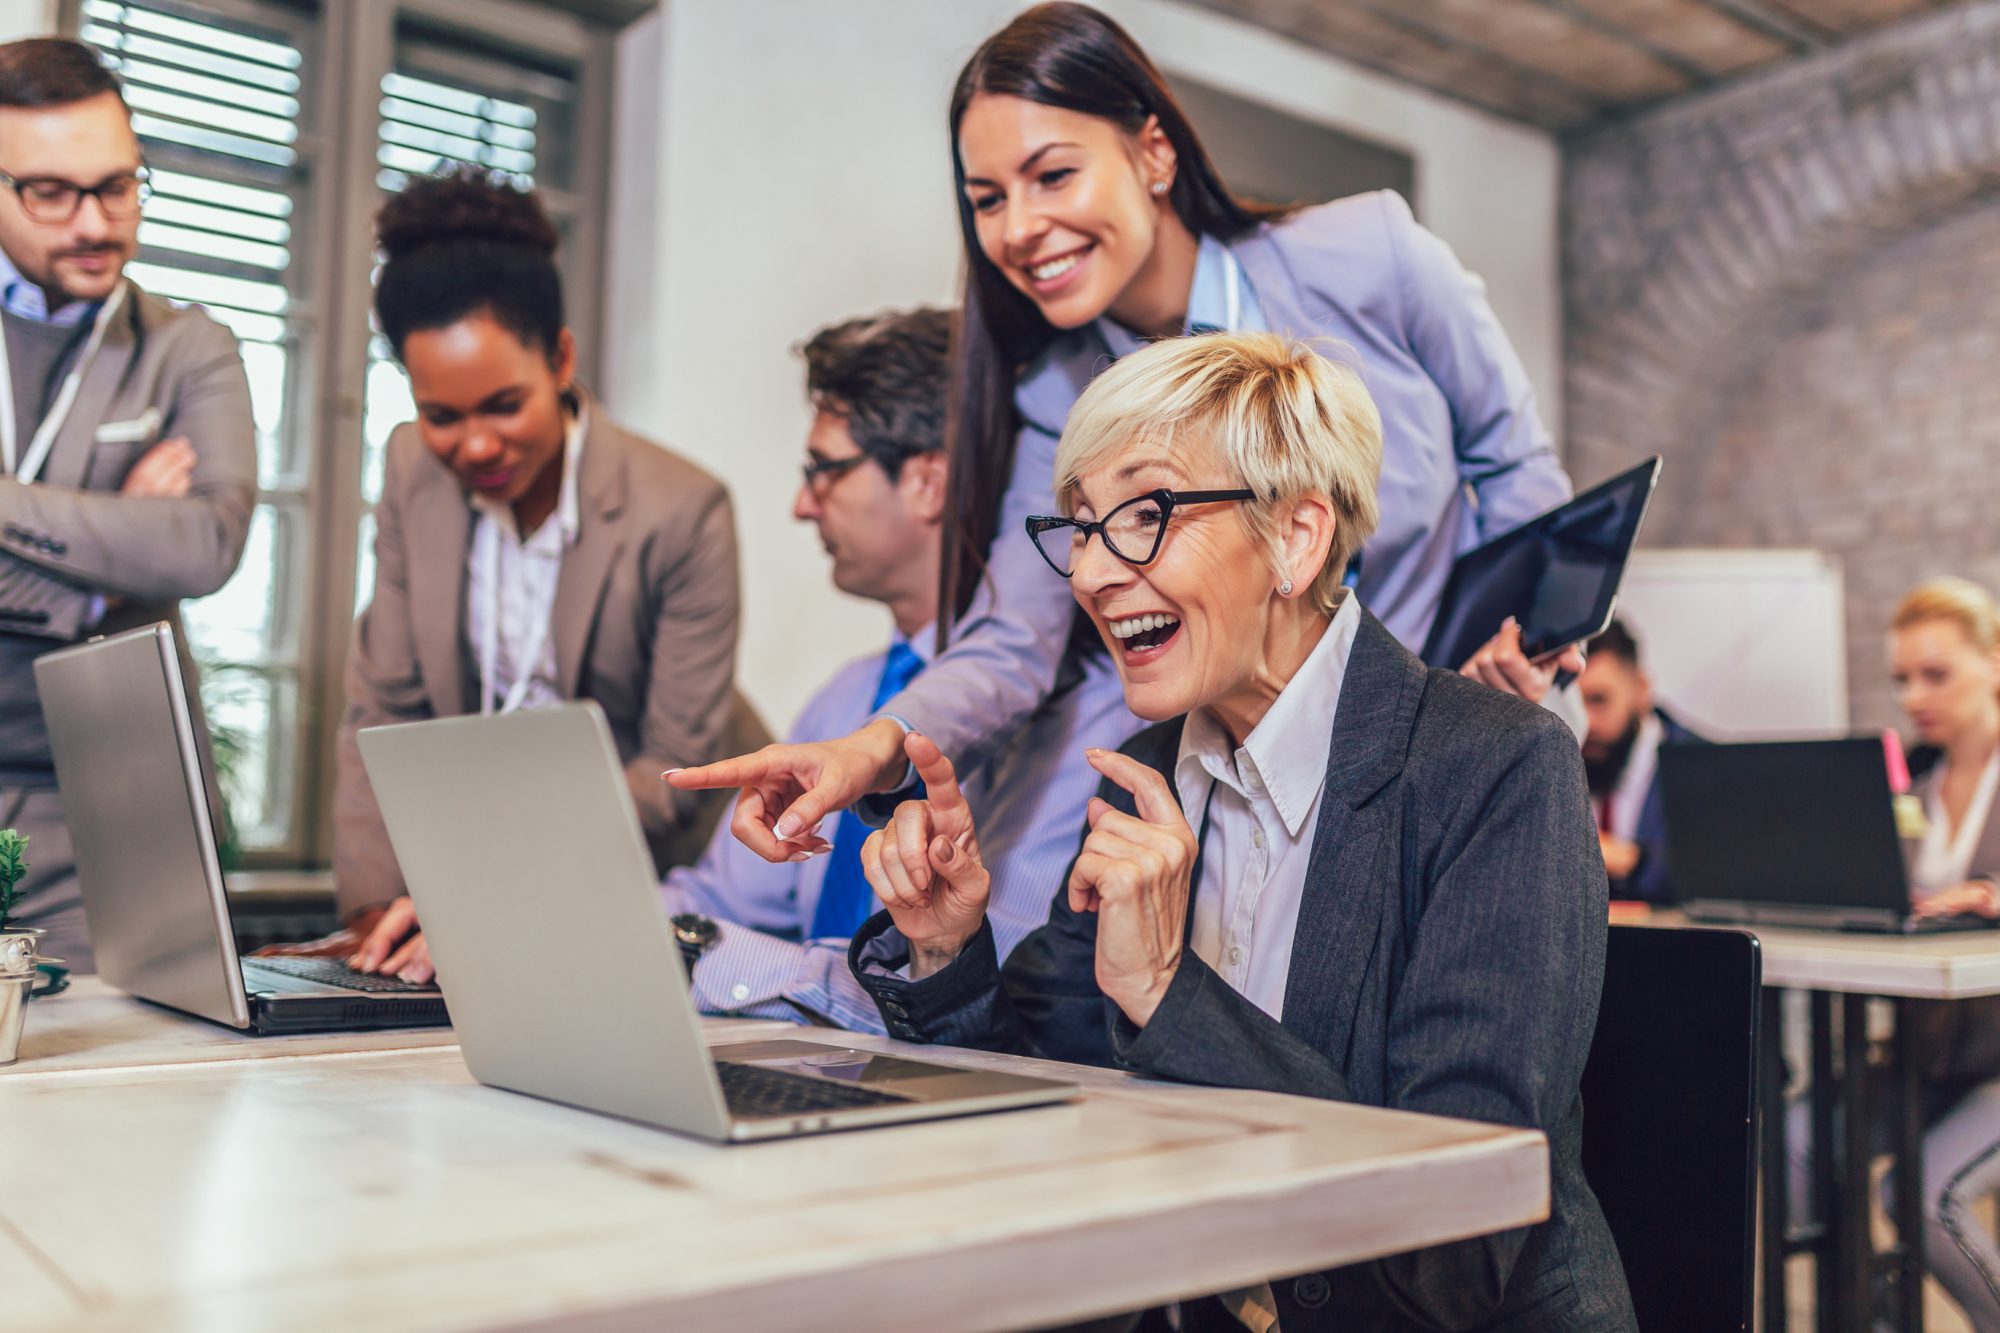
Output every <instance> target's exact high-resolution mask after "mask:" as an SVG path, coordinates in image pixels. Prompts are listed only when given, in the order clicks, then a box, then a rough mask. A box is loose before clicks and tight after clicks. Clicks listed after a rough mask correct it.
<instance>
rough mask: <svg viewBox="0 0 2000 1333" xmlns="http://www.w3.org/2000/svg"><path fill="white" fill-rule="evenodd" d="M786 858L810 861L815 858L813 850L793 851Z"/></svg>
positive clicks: (788, 859)
mask: <svg viewBox="0 0 2000 1333" xmlns="http://www.w3.org/2000/svg"><path fill="white" fill-rule="evenodd" d="M785 859H786V860H787V861H810V860H812V859H813V854H812V853H811V852H793V853H792V854H791V855H790V856H788V857H786V858H785Z"/></svg>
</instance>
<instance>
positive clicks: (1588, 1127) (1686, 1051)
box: [1583, 926, 1775, 1333]
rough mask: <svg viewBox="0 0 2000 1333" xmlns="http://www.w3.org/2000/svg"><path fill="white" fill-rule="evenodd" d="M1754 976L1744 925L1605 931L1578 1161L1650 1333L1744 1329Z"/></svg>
mask: <svg viewBox="0 0 2000 1333" xmlns="http://www.w3.org/2000/svg"><path fill="white" fill-rule="evenodd" d="M1762 972H1763V967H1762V959H1761V956H1760V954H1759V951H1758V945H1757V938H1756V936H1754V935H1751V934H1748V933H1746V932H1744V931H1740V930H1660V929H1654V928H1650V927H1646V926H1613V927H1611V943H1610V950H1609V952H1608V953H1607V955H1606V957H1605V964H1604V1001H1603V1004H1602V1005H1601V1006H1600V1007H1599V1009H1598V1013H1597V1036H1596V1037H1595V1039H1594V1040H1593V1041H1592V1042H1591V1047H1590V1062H1589V1064H1588V1065H1587V1066H1586V1067H1585V1069H1584V1072H1583V1169H1584V1174H1585V1175H1586V1176H1588V1177H1589V1179H1590V1187H1591V1188H1592V1189H1593V1190H1595V1191H1596V1193H1597V1198H1598V1202H1599V1203H1601V1204H1602V1205H1603V1207H1604V1215H1605V1217H1606V1218H1607V1219H1608V1220H1609V1221H1610V1223H1611V1234H1612V1236H1613V1237H1614V1238H1616V1240H1617V1242H1618V1253H1619V1256H1620V1258H1622V1259H1623V1260H1624V1263H1625V1278H1626V1281H1627V1282H1629V1283H1630V1284H1631V1287H1632V1303H1633V1306H1634V1308H1635V1309H1636V1310H1637V1312H1638V1315H1639V1327H1640V1328H1642V1329H1645V1330H1648V1331H1649V1333H1651V1331H1652V1330H1663V1331H1668V1330H1676V1329H1731V1328H1740V1329H1748V1328H1749V1327H1750V1320H1751V1304H1752V1291H1753V1278H1752V1272H1753V1260H1754V1255H1755V1251H1756V1230H1755V1227H1756V1192H1757V1086H1758V1064H1757V1056H1758V1046H1757V1043H1758V1029H1759V1026H1760V1024H1759V1011H1760V1003H1759V999H1760V997H1759V987H1760V985H1761V983H1762ZM1773 1039H1774V1040H1775V1035H1774V1037H1773Z"/></svg>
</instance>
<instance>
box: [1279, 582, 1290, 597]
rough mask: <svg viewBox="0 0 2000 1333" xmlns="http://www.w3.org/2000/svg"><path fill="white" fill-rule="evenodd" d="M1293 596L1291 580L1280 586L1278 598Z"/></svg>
mask: <svg viewBox="0 0 2000 1333" xmlns="http://www.w3.org/2000/svg"><path fill="white" fill-rule="evenodd" d="M1291 595H1292V581H1291V580H1290V579H1286V580H1285V581H1284V582H1283V583H1280V584H1279V585H1278V596H1280V597H1290V596H1291Z"/></svg>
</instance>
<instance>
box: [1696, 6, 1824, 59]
mask: <svg viewBox="0 0 2000 1333" xmlns="http://www.w3.org/2000/svg"><path fill="white" fill-rule="evenodd" d="M1701 3H1702V4H1705V5H1707V6H1708V7H1709V8H1710V9H1713V10H1715V11H1716V12H1717V13H1720V14H1727V15H1728V16H1729V17H1730V18H1733V19H1735V20H1737V21H1738V22H1740V23H1742V24H1744V25H1746V26H1748V27H1752V28H1755V29H1757V30H1758V31H1759V32H1762V33H1764V34H1766V35H1768V36H1771V37H1775V38H1777V39H1778V40H1779V41H1781V42H1784V43H1785V44H1786V45H1788V46H1790V47H1791V48H1792V50H1793V51H1795V52H1797V53H1798V54H1800V55H1804V54H1806V53H1807V52H1810V51H1818V50H1821V49H1822V48H1824V47H1826V46H1829V45H1831V44H1832V43H1833V42H1835V41H1837V40H1839V38H1840V34H1839V33H1837V32H1835V31H1833V30H1832V29H1831V28H1828V27H1825V26H1823V25H1821V24H1818V23H1810V22H1808V21H1806V20H1805V19H1802V18H1800V17H1799V16H1798V15H1796V14H1793V13H1791V12H1790V11H1789V10H1783V9H1778V8H1776V7H1774V6H1771V5H1767V4H1765V3H1764V0H1701Z"/></svg>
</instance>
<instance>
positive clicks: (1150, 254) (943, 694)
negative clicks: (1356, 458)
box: [674, 3, 1581, 859]
mask: <svg viewBox="0 0 2000 1333" xmlns="http://www.w3.org/2000/svg"><path fill="white" fill-rule="evenodd" d="M950 125H951V136H952V165H953V174H954V179H955V181H956V183H957V186H958V210H959V223H960V227H961V230H962V232H963V234H964V240H965V249H966V277H965V294H964V311H963V316H964V317H963V321H962V330H961V335H960V338H959V341H958V345H957V347H956V349H955V352H954V368H955V375H956V383H955V386H954V389H953V409H952V421H951V435H952V449H953V458H952V482H951V486H952V498H953V524H952V530H951V533H950V535H949V537H948V539H947V545H946V554H945V560H944V568H943V581H944V586H943V592H944V596H943V598H942V599H941V610H943V611H945V612H948V613H950V615H951V616H952V617H955V623H954V624H953V628H952V631H951V642H950V644H949V646H948V647H947V648H946V649H945V651H944V652H942V653H941V654H940V655H939V657H938V659H937V660H936V662H935V663H933V665H932V666H931V668H930V670H929V671H927V672H926V673H925V675H924V676H923V677H922V678H921V679H920V680H918V681H917V682H915V683H914V684H913V685H912V686H911V687H910V688H909V689H908V690H906V691H905V692H904V693H903V694H901V695H899V696H897V697H896V698H895V699H893V700H891V701H890V702H889V703H888V705H887V706H886V707H885V708H884V709H883V710H882V712H881V714H880V715H879V716H878V717H877V718H875V719H874V720H873V721H871V722H870V723H869V724H868V725H867V726H865V727H863V728H862V729H861V730H859V731H857V732H855V733H854V734H853V735H851V736H849V737H847V738H845V739H843V740H839V741H833V742H828V743H826V744H823V745H813V746H773V747H768V748H766V749H765V750H763V751H761V752H759V753H758V754H756V755H751V756H747V757H746V758H744V759H740V760H732V761H726V762H724V763H722V764H715V765H710V766H708V767H707V768H704V769H698V770H688V771H686V772H683V773H680V774H676V775H675V777H674V782H675V783H676V784H677V785H679V786H683V787H690V788H692V787H699V786H711V785H712V786H737V787H742V788H744V790H745V794H744V799H743V800H742V801H740V802H739V803H738V806H737V813H736V817H735V821H734V828H735V831H736V832H737V834H738V836H740V837H742V838H743V839H744V841H745V842H747V843H749V844H750V845H751V846H752V847H754V848H756V849H757V850H758V851H760V852H762V853H763V854H764V855H766V856H769V857H771V858H773V859H780V858H783V857H787V856H793V855H798V854H801V853H803V852H809V851H811V850H813V848H814V845H815V843H814V840H813V838H812V835H811V832H810V830H811V829H812V828H813V827H814V826H815V825H816V824H817V823H818V821H819V820H820V819H821V818H823V817H824V816H825V815H827V814H829V813H831V812H832V811H835V810H838V809H840V808H842V807H844V806H846V805H849V804H851V803H853V802H854V801H856V800H858V799H860V798H862V797H863V796H865V795H867V794H869V793H874V792H881V791H884V790H887V789H889V788H891V787H894V786H897V785H899V784H901V783H903V782H904V781H905V778H906V774H907V769H906V766H905V763H904V759H903V750H902V740H903V736H904V734H905V732H906V731H907V730H916V731H921V732H923V733H925V734H926V735H928V736H930V737H931V739H933V740H934V741H936V742H937V743H938V745H939V746H940V748H941V749H942V750H943V751H944V752H945V753H946V754H947V755H949V756H950V757H951V758H952V759H953V761H954V762H961V763H963V762H978V760H979V758H980V756H982V755H984V754H985V753H987V751H988V747H990V746H992V745H995V744H997V743H1000V742H1003V741H1004V740H1005V739H1006V738H1007V737H1008V736H1009V735H1010V734H1011V733H1012V732H1013V730H1014V729H1015V727H1016V726H1017V725H1018V724H1019V722H1020V720H1021V719H1023V718H1024V717H1026V716H1027V715H1028V714H1029V713H1030V712H1031V711H1032V709H1033V708H1034V707H1035V705H1036V704H1037V703H1038V702H1039V701H1040V700H1041V699H1042V698H1043V697H1044V696H1045V695H1046V694H1048V692H1049V691H1051V690H1052V689H1054V688H1056V687H1057V684H1058V681H1059V678H1061V677H1062V675H1063V674H1064V667H1065V663H1066V661H1071V660H1073V658H1074V655H1075V654H1076V653H1078V652H1080V651H1088V645H1087V644H1086V643H1085V640H1084V636H1083V635H1080V634H1076V633H1073V630H1074V628H1075V627H1074V625H1073V619H1072V617H1073V609H1072V607H1071V605H1070V603H1069V602H1068V601H1067V600H1066V599H1064V598H1062V597H1060V596H1058V595H1057V594H1058V593H1060V592H1061V589H1060V588H1051V587H1050V586H1049V585H1048V582H1047V580H1046V579H1045V578H1043V577H1042V575H1043V574H1044V573H1045V570H1044V569H1043V566H1042V564H1041V559H1040V557H1039V556H1038V555H1037V554H1036V552H1035V549H1034V546H1033V544H1032V542H1031V541H1030V540H1029V538H1028V536H1027V534H1026V531H1025V529H1024V520H1025V518H1026V517H1027V516H1028V515H1030V514H1052V513H1055V512H1057V511H1056V508H1055V495H1054V492H1053V489H1052V482H1051V468H1052V465H1053V460H1054V456H1055V448H1056V441H1057V439H1058V437H1059V436H1060V435H1061V433H1062V429H1063V423H1064V421H1065V419H1066V418H1067V416H1068V414H1069V408H1070V405H1071V404H1072V403H1074V402H1075V401H1076V398H1077V395H1078V394H1080V393H1081V392H1082V390H1083V388H1084V386H1085V385H1086V384H1088V383H1089V381H1090V380H1091V378H1092V377H1093V376H1094V375H1095V374H1096V373H1097V372H1098V371H1099V370H1101V369H1102V368H1103V367H1105V366H1106V365H1109V364H1110V363H1111V362H1112V361H1114V360H1116V359H1117V358H1118V357H1120V356H1123V355H1124V354H1125V353H1127V352H1130V351H1132V350H1134V349H1135V348H1136V347H1138V346H1140V345H1141V344H1142V343H1145V342H1147V341H1151V340H1153V339H1157V338H1163V337H1173V336H1176V335H1179V334H1182V333H1188V332H1200V331H1205V330H1216V329H1227V330H1231V331H1236V332H1276V333H1282V334H1285V335H1288V336H1291V337H1295V338H1300V339H1308V340H1314V341H1323V342H1324V344H1325V345H1326V346H1327V347H1328V349H1329V350H1330V351H1335V352H1336V354H1337V355H1340V356H1341V357H1343V358H1344V359H1347V360H1350V361H1352V362H1353V363H1354V364H1355V365H1356V366H1357V368H1358V369H1360V370H1361V372H1362V373H1363V375H1364V376H1365V378H1366V380H1367V383H1368V387H1369V389H1370V391H1371V393H1372V394H1373V395H1374V397H1375V399H1376V401H1377V402H1378V403H1379V405H1380V407H1381V411H1382V417H1383V426H1384V433H1385V439H1386V454H1385V457H1384V460H1383V468H1382V483H1381V504H1382V524H1381V527H1380V529H1379V530H1378V531H1377V533H1376V535H1375V537H1374V538H1373V540H1371V541H1370V542H1369V543H1368V545H1367V546H1366V547H1365V548H1364V549H1363V550H1362V552H1361V554H1360V556H1359V557H1358V558H1357V560H1356V562H1355V564H1354V566H1353V567H1352V568H1351V569H1350V571H1349V576H1350V578H1351V579H1352V580H1353V581H1354V582H1355V585H1356V587H1357V589H1358V591H1359V593H1360V596H1361V598H1362V600H1363V601H1364V602H1365V603H1366V604H1367V605H1368V606H1369V607H1370V608H1371V609H1372V610H1373V611H1374V612H1375V613H1376V614H1377V615H1379V616H1380V617H1381V619H1382V621H1383V623H1384V624H1385V625H1387V627H1388V628H1389V629H1390V631H1391V632H1392V633H1394V634H1395V635H1396V637H1398V638H1399V639H1401V640H1402V641H1403V642H1404V643H1405V644H1407V645H1409V646H1411V647H1413V648H1415V647H1421V646H1422V643H1423V639H1424V636H1425V634H1426V633H1427V632H1428V630H1429V628H1430V623H1431V620H1432V618H1433V616H1434V615H1435V613H1436V610H1437V602H1438V598H1439V596H1440V595H1441V593H1442V591H1443V587H1444V582H1445V579H1446V576H1447V575H1448V574H1449V572H1450V568H1451V563H1452V560H1453V559H1454V558H1455V556H1456V555H1457V554H1458V553H1460V552H1461V551H1463V550H1464V549H1465V548H1466V547H1468V546H1470V545H1472V544H1475V543H1476V542H1478V541H1479V540H1481V539H1483V538H1484V537H1487V536H1490V535H1493V534H1495V533H1497V532H1499V531H1501V530H1504V529H1505V528H1508V527H1511V526H1513V525H1514V524H1516V523H1519V522H1521V521H1522V520H1524V519H1526V518H1529V517H1531V516H1533V515H1535V514H1537V513H1540V512H1541V511H1542V510H1544V509H1546V508H1548V507H1550V506H1551V505H1554V504H1557V503H1560V502H1561V501H1562V500H1564V499H1566V498H1567V497H1568V496H1569V494H1570V485H1569V480H1568V478H1567V477H1566V476H1565V475H1564V473H1563V470H1562V467H1561V465H1560V464H1559V463H1558V461H1557V459H1556V456H1555V452H1554V450H1553V448H1552V447H1551V444H1550V440H1549V435H1548V431H1547V430H1546V428H1545V427H1544V426H1543V425H1542V422H1541V420H1540V419H1539V417H1538V416H1537V414H1536V410H1535V405H1534V394H1533V391H1532V390H1531V389H1530V387H1529V385H1528V379H1527V374H1526V372H1525V370H1524V369H1523V368H1522V365H1521V362H1520V359H1519V357H1518V356H1516V355H1515V353H1514V350H1513V348H1512V347H1511V346H1510V345H1509V344H1508V342H1507V339H1506V336H1505V335H1504V334H1503V333H1502V332H1501V330H1500V326H1499V322H1498V320H1497V319H1496V318H1495V317H1494V315H1493V311H1492V309H1491V308H1490V307H1489V306H1488V305H1487V303H1486V299H1485V296H1484V294H1483V289H1482V287H1481V284H1480V283H1479V280H1478V279H1477V278H1475V277H1473V276H1472V275H1471V274H1469V273H1467V272H1466V271H1465V270H1464V269H1463V268H1462V267H1461V266H1460V265H1459V263H1458V261H1457V259H1456V258H1455V257H1454V256H1453V255H1452V253H1451V251H1450V249H1449V248H1448V247H1447V246H1446V245H1445V244H1444V243H1443V242H1442V241H1440V240H1439V239H1438V238H1437V237H1435V236H1433V235H1431V234H1430V233H1429V232H1427V231H1425V230H1424V229H1423V228H1422V227H1420V226H1418V225H1417V223H1416V221H1415V219H1414V218H1413V217H1412V216H1411V214H1410V210H1409V207H1408V205H1407V204H1405V203H1404V202H1403V200H1402V199H1401V198H1400V197H1398V196H1397V195H1395V194H1392V193H1388V192H1382V193H1377V194H1369V195H1360V196H1356V197H1353V198H1349V199H1343V200H1338V201H1335V202H1333V203H1330V204H1323V205H1319V206H1317V207H1310V208H1298V209H1289V210H1287V209H1270V208H1262V207H1258V206H1254V205H1250V204H1247V203H1244V202H1242V201H1240V200H1238V199H1236V198H1235V197H1234V196H1233V195H1232V194H1231V193H1230V192H1229V190H1228V188H1227V187H1226V186H1224V184H1223V183H1222V178H1221V176H1220V174H1219V173H1218V172H1217V170H1216V168H1215V165H1214V163H1213V162H1211V161H1210V160H1209V157H1208V155H1207V153H1206V152H1205V151H1204V150H1203V148H1202V146H1201V142H1200V140H1199V139H1197V138H1196V136H1195V133H1194V130H1193V129H1192V127H1190V125H1189V124H1188V122H1187V118H1186V117H1185V116H1184V115H1183V114H1182V112H1181V110H1180V108H1179V106H1178V104H1177V103H1176V102H1175V100H1174V97H1173V94H1172V92H1171V91H1170V90H1169V89H1168V87H1167V85H1166V82H1165V80H1164V79H1163V78H1162V77H1161V76H1160V73H1159V71H1158V70H1157V69H1155V68H1154V66H1153V65H1152V63H1151V62H1150V61H1149V60H1148V59H1147V57H1146V55H1145V53H1144V52H1143V51H1141V50H1140V48H1139V46H1138V45H1137V44H1136V43H1135V42H1134V41H1133V40H1132V38H1131V37H1130V36H1129V35H1128V34H1127V33H1126V32H1125V31H1124V30H1123V29H1122V28H1120V27H1119V26H1118V25H1117V24H1116V23H1114V22H1113V21H1112V20H1111V19H1109V18H1107V17H1106V16H1105V15H1103V14H1101V13H1099V12H1098V11H1096V10H1094V9H1091V8H1090V7H1088V6H1086V5H1080V4H1068V3H1057V4H1043V5H1038V6H1036V7H1035V8H1033V9H1030V10H1028V11H1026V12H1025V13H1023V14H1021V15H1020V16H1019V17H1018V18H1016V19H1015V20H1014V21H1013V22H1012V23H1009V24H1008V25H1007V26H1006V27H1005V28H1004V29H1002V30H1001V31H1000V32H999V33H997V34H995V35H994V36H993V37H992V38H990V39H988V41H987V42H986V43H985V44H984V45H982V46H981V47H980V48H979V50H978V51H977V52H975V53H974V55H973V57H972V59H971V60H970V61H969V62H968V63H967V65H966V66H965V68H964V70H963V71H962V72H961V73H960V75H959V78H958V83H957V86H956V87H955V89H954V90H953V93H952V99H951V119H950ZM1495 629H1496V630H1497V631H1499V633H1498V634H1497V636H1496V638H1495V639H1494V641H1493V642H1492V643H1490V644H1489V645H1488V646H1487V647H1486V648H1485V649H1483V650H1482V651H1481V652H1480V653H1479V654H1478V655H1477V656H1476V657H1475V658H1474V659H1473V660H1472V661H1471V662H1469V663H1467V664H1466V670H1467V671H1468V673H1469V674H1472V675H1475V676H1478V677H1479V678H1480V679H1483V680H1485V681H1487V682H1488V683H1489V684H1492V685H1495V686H1498V687H1499V688H1502V689H1507V690H1511V691H1512V692H1514V693H1518V694H1523V695H1526V696H1528V697H1531V698H1540V697H1541V696H1542V695H1543V694H1544V693H1545V692H1546V691H1547V690H1548V688H1549V686H1550V683H1551V681H1552V680H1553V678H1554V676H1555V674H1556V670H1557V666H1558V665H1560V666H1563V667H1566V668H1568V669H1571V670H1575V669H1579V668H1580V667H1581V658H1580V656H1579V655H1577V654H1575V653H1574V652H1572V653H1570V654H1567V655H1566V656H1565V657H1564V659H1562V661H1561V662H1560V663H1558V664H1550V665H1543V666H1536V665H1532V664H1530V663H1529V662H1528V661H1527V659H1526V658H1525V657H1524V656H1523V655H1522V653H1521V651H1520V638H1519V631H1518V630H1517V629H1515V628H1514V627H1512V626H1506V627H1501V626H1495ZM1177 630H1178V627H1177V626H1176V625H1174V624H1171V623H1162V624H1160V625H1157V626H1154V627H1152V628H1150V629H1147V630H1145V631H1144V633H1146V634H1147V635H1150V636H1155V637H1157V639H1158V641H1159V643H1160V645H1161V646H1163V647H1169V648H1170V646H1171V642H1172V639H1173V636H1174V635H1175V633H1177Z"/></svg>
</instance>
